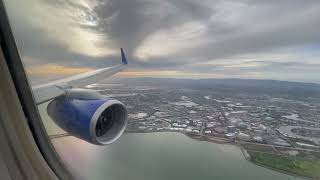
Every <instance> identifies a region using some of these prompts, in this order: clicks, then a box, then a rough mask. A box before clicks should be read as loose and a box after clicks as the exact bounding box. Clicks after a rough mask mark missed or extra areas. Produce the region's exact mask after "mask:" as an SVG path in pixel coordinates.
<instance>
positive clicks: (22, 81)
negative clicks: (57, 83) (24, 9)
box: [0, 0, 73, 179]
mask: <svg viewBox="0 0 320 180" xmlns="http://www.w3.org/2000/svg"><path fill="white" fill-rule="evenodd" d="M0 43H1V44H0V45H1V48H2V51H3V55H4V59H5V63H6V65H7V67H8V69H9V72H10V75H11V78H12V80H13V83H14V86H15V88H16V92H17V94H18V97H19V100H20V102H21V106H22V108H23V112H24V115H25V117H26V119H27V123H28V125H29V129H30V131H31V133H32V135H33V138H34V140H35V142H36V144H37V146H38V148H39V150H40V152H41V154H42V156H43V158H44V159H45V160H46V162H47V164H48V165H49V167H50V168H51V169H52V170H53V172H54V173H55V174H56V175H57V177H58V178H59V179H73V177H72V175H71V173H70V172H68V170H67V169H66V167H65V166H64V164H63V163H62V160H61V159H60V158H59V156H58V154H57V153H56V151H55V149H54V147H53V145H52V144H51V142H50V139H49V137H48V135H47V133H46V131H45V128H44V125H43V123H42V120H41V117H40V114H39V112H38V108H37V106H36V103H35V99H34V97H33V93H32V89H31V86H30V83H29V80H28V77H27V75H26V72H25V69H24V65H23V63H22V61H21V57H20V54H19V50H18V47H17V44H16V42H15V38H14V35H13V32H12V29H11V26H10V21H9V18H8V16H7V13H6V7H5V4H4V2H3V1H2V0H0Z"/></svg>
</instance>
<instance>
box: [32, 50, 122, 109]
mask: <svg viewBox="0 0 320 180" xmlns="http://www.w3.org/2000/svg"><path fill="white" fill-rule="evenodd" d="M121 60H122V64H119V65H116V66H112V67H106V68H102V69H97V70H95V71H91V72H86V73H82V74H78V75H75V76H71V77H68V78H65V79H60V80H57V81H53V82H50V83H47V84H42V85H37V86H34V87H32V90H33V93H34V98H35V100H36V104H41V103H44V102H46V101H49V100H51V99H54V98H56V97H58V96H61V95H63V94H65V92H66V91H65V90H66V89H69V88H73V87H81V86H84V85H89V84H93V83H95V82H98V81H100V80H103V79H105V78H107V77H110V76H112V75H113V74H115V73H117V72H120V71H122V70H124V69H125V68H126V67H127V64H128V62H127V59H126V56H125V54H124V51H123V49H122V48H121Z"/></svg>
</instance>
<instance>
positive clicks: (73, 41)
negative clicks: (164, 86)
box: [5, 0, 320, 83]
mask: <svg viewBox="0 0 320 180" xmlns="http://www.w3.org/2000/svg"><path fill="white" fill-rule="evenodd" d="M5 1H6V6H7V10H8V15H9V18H10V21H11V24H12V28H13V31H14V34H15V37H16V41H17V44H18V47H19V49H20V53H21V56H22V58H23V61H24V64H25V66H26V68H27V71H28V73H29V75H30V77H31V79H32V78H36V77H58V76H59V77H60V76H69V75H73V74H76V73H81V72H85V71H90V70H93V69H97V68H99V67H103V66H109V65H114V64H117V63H118V62H119V61H120V57H119V56H120V52H119V48H120V47H123V48H124V49H125V51H126V54H127V58H128V59H129V62H130V68H129V69H128V70H127V71H126V72H122V73H120V74H118V75H117V76H124V77H127V76H129V77H140V76H143V77H145V76H147V77H166V78H167V77H173V78H254V79H279V80H290V81H305V82H318V83H320V58H319V57H320V51H319V50H320V35H319V29H320V1H318V0H314V1H311V0H310V1H309V0H305V1H301V0H268V1H254V0H243V1H240V0H201V1H195V0H104V1H94V0H56V1H54V0H26V1H20V0H5Z"/></svg>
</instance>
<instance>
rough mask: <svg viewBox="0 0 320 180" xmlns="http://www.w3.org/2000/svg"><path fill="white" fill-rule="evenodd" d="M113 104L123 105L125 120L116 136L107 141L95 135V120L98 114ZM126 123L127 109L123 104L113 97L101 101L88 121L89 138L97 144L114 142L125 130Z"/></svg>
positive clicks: (96, 120)
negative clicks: (103, 101)
mask: <svg viewBox="0 0 320 180" xmlns="http://www.w3.org/2000/svg"><path fill="white" fill-rule="evenodd" d="M113 105H120V106H122V107H124V110H125V120H124V125H123V126H122V127H121V129H120V130H119V131H118V132H117V134H116V136H114V137H113V138H112V139H111V140H108V141H103V140H101V139H100V138H99V137H97V135H96V126H97V122H98V120H99V117H100V115H101V114H102V113H103V112H104V111H105V110H106V109H107V108H109V107H111V106H113ZM126 125H127V110H126V108H125V105H124V104H123V103H122V102H120V101H118V100H115V99H111V100H107V101H106V102H105V103H103V104H102V105H101V106H100V107H99V108H98V109H97V110H96V112H95V113H94V114H93V116H92V118H91V121H90V129H89V133H90V138H91V141H92V142H93V143H94V144H97V145H107V144H111V143H113V142H115V141H116V140H117V139H118V138H119V137H120V136H121V135H122V134H123V132H124V131H125V129H126Z"/></svg>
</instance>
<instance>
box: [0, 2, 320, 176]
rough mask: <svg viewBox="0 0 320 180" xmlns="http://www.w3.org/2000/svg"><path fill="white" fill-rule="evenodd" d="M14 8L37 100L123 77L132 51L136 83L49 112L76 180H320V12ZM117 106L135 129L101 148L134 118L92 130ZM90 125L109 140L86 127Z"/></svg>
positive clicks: (233, 7)
mask: <svg viewBox="0 0 320 180" xmlns="http://www.w3.org/2000/svg"><path fill="white" fill-rule="evenodd" d="M5 5H6V9H7V13H8V16H9V20H10V23H11V26H12V30H13V33H14V36H15V39H16V43H17V46H18V48H19V51H20V54H21V57H22V60H23V63H24V65H25V68H26V71H27V75H28V78H29V80H30V82H31V84H32V86H33V87H35V86H37V85H40V84H44V83H48V82H50V81H53V80H58V79H61V78H66V77H70V76H73V75H77V74H81V73H85V72H90V71H94V70H97V69H100V68H105V67H113V66H115V65H118V64H119V63H121V59H122V60H123V58H124V56H122V57H121V54H120V48H123V50H124V53H125V55H126V59H127V61H128V65H125V66H128V68H127V69H126V70H125V71H122V72H119V73H117V74H115V75H114V76H112V77H109V78H107V79H105V80H102V81H100V82H97V83H94V84H87V85H85V86H81V87H77V88H82V90H79V89H77V90H74V89H71V91H68V92H67V94H68V95H70V96H68V97H69V99H63V98H65V96H60V97H59V98H60V99H59V98H55V99H54V100H52V101H48V102H45V103H42V104H40V105H39V106H38V108H39V112H40V115H41V117H42V120H43V123H44V125H45V127H46V131H47V133H48V134H49V136H50V138H51V142H52V144H53V145H54V147H55V148H56V151H57V152H58V155H59V156H60V157H61V159H62V160H63V161H64V163H65V164H66V165H67V167H68V169H69V170H70V171H71V172H72V173H73V174H74V175H75V177H77V178H79V179H97V180H100V179H114V180H123V179H133V180H138V179H139V180H141V179H148V180H158V179H159V180H160V179H161V180H162V179H168V180H170V179H175V180H176V179H183V180H189V179H190V180H194V179H228V180H232V179H237V180H238V179H261V180H263V179H266V180H269V179H274V180H278V179H279V180H282V179H303V178H314V179H319V178H320V160H319V157H320V111H319V107H320V95H319V94H320V85H319V83H320V80H319V77H320V71H319V70H320V62H319V55H320V51H319V50H320V43H319V42H320V36H319V32H318V30H319V28H320V23H319V22H320V21H319V18H320V2H318V1H263V2H262V1H247V0H243V1H234V0H227V1H220V0H217V1H212V0H210V1H209V0H204V1H192V0H174V1H169V0H93V1H91V0H54V1H53V0H25V1H18V0H5ZM64 87H65V86H62V88H64ZM59 88H61V87H60V86H59ZM68 90H70V89H68ZM92 90H94V91H95V92H92ZM97 92H98V93H99V94H100V95H99V94H95V93H97ZM50 93H51V91H50ZM50 93H48V94H50ZM34 94H35V95H36V94H37V91H36V90H35V91H34ZM79 94H80V95H81V98H77V97H79ZM101 95H102V96H103V98H102V99H103V100H101ZM106 97H107V98H109V99H116V100H118V101H121V102H122V103H123V104H124V105H125V106H126V109H127V112H128V124H127V126H126V129H125V133H124V134H123V135H122V136H121V137H120V138H119V140H117V141H115V142H114V143H113V144H111V145H104V146H101V145H95V144H97V143H99V142H100V141H104V140H106V139H108V138H107V137H105V136H104V134H105V132H111V131H110V129H113V128H114V127H116V126H119V127H120V126H121V123H119V122H111V121H108V120H109V119H112V118H115V119H117V118H119V119H121V118H123V117H124V116H122V115H124V112H125V110H124V109H121V108H122V106H121V105H119V104H118V106H112V108H110V109H106V110H105V111H101V114H104V115H105V116H102V115H101V116H99V118H98V117H97V118H95V116H94V113H95V112H97V111H98V108H99V107H101V106H100V105H101V103H100V104H99V105H97V104H96V103H97V102H98V101H99V102H102V103H104V104H105V103H106V102H105V98H106ZM61 99H62V100H61ZM100 100H101V101H100ZM93 101H95V102H94V103H93ZM96 101H97V102H96ZM118 101H117V102H118ZM109 102H111V101H109ZM112 102H115V101H112ZM48 104H50V105H48ZM110 107H111V106H110ZM58 112H59V113H60V114H59V113H58ZM112 112H114V113H112ZM100 117H101V118H100ZM57 119H58V120H59V121H58V120H57ZM93 119H96V123H97V125H96V124H95V125H96V126H95V127H96V129H99V132H92V131H91V130H90V129H89V128H88V127H87V126H81V125H79V124H81V123H82V122H84V121H85V122H87V120H88V122H91V120H93ZM99 123H100V124H99ZM78 127H79V128H78ZM90 127H91V126H90ZM66 129H67V130H66ZM92 133H93V134H92ZM92 136H95V137H96V140H97V141H94V142H93V143H90V141H91V140H92V139H90V138H91V137H92Z"/></svg>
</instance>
